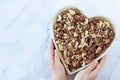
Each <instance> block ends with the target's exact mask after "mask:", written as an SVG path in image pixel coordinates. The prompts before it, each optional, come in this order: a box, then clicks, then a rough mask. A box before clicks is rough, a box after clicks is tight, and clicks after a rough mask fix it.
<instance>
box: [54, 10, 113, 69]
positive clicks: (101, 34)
mask: <svg viewBox="0 0 120 80" xmlns="http://www.w3.org/2000/svg"><path fill="white" fill-rule="evenodd" d="M53 29H54V35H55V42H56V44H57V47H58V49H59V51H60V52H61V54H62V57H63V60H64V63H65V64H66V66H67V68H68V69H69V70H70V71H75V70H76V69H78V68H80V67H82V66H85V65H87V64H88V63H90V62H91V61H93V60H94V59H95V58H97V57H98V56H100V54H102V52H103V51H104V50H105V49H106V48H108V47H109V46H110V44H111V42H112V41H113V39H114V36H115V32H114V30H113V28H112V24H111V23H110V22H109V21H108V20H106V19H105V18H103V17H93V18H87V17H86V16H85V15H83V14H82V13H81V12H80V11H79V10H78V9H77V8H69V9H66V10H64V11H62V12H60V13H59V14H58V15H57V17H56V20H55V23H54V24H53Z"/></svg>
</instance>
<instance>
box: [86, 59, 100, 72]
mask: <svg viewBox="0 0 120 80" xmlns="http://www.w3.org/2000/svg"><path fill="white" fill-rule="evenodd" d="M97 65H98V61H93V62H92V63H90V64H89V66H88V68H87V69H86V70H87V71H89V72H91V71H92V70H93V69H95V68H96V66H97Z"/></svg>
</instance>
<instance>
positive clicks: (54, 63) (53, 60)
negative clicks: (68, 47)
mask: <svg viewBox="0 0 120 80" xmlns="http://www.w3.org/2000/svg"><path fill="white" fill-rule="evenodd" d="M50 66H51V70H52V75H53V79H54V80H66V72H65V69H64V67H63V65H62V63H61V61H60V56H59V52H58V51H57V50H55V49H54V43H53V40H51V42H50Z"/></svg>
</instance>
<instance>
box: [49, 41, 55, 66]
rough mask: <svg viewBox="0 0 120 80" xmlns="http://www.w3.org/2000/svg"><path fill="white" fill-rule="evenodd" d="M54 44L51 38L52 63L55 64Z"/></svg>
mask: <svg viewBox="0 0 120 80" xmlns="http://www.w3.org/2000/svg"><path fill="white" fill-rule="evenodd" d="M54 62H55V61H54V44H53V40H52V39H51V41H50V64H51V65H54Z"/></svg>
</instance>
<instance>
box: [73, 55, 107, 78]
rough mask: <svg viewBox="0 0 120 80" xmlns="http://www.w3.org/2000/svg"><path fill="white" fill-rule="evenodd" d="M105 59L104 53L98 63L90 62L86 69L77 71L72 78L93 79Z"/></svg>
mask: <svg viewBox="0 0 120 80" xmlns="http://www.w3.org/2000/svg"><path fill="white" fill-rule="evenodd" d="M105 60H106V55H105V56H104V57H103V58H102V59H101V60H100V62H99V63H98V62H97V61H94V62H92V63H91V64H90V65H89V66H88V67H87V68H86V69H84V70H83V71H80V72H78V74H77V75H76V77H75V79H74V80H95V78H96V77H97V75H98V73H99V72H100V70H101V68H102V66H103V64H104V62H105Z"/></svg>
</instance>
